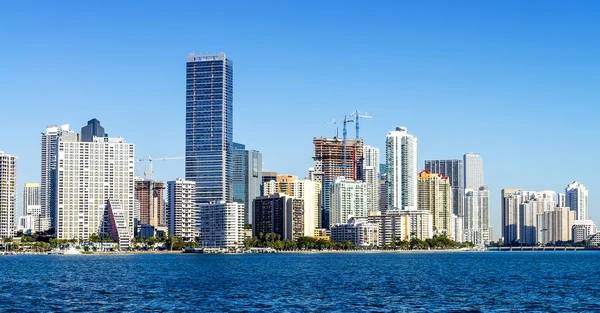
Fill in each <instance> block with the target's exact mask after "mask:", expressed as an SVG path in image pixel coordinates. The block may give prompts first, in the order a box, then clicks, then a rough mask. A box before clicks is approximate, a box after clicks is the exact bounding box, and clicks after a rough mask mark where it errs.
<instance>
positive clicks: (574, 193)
mask: <svg viewBox="0 0 600 313" xmlns="http://www.w3.org/2000/svg"><path fill="white" fill-rule="evenodd" d="M565 192H566V195H567V196H566V205H567V206H568V207H570V208H571V210H573V211H575V219H576V220H587V219H588V191H587V189H586V188H585V186H583V184H581V183H580V182H577V181H575V182H573V183H571V184H569V185H568V186H567V188H566V189H565Z"/></svg>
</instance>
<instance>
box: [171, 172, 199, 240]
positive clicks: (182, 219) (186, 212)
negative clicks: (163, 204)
mask: <svg viewBox="0 0 600 313" xmlns="http://www.w3.org/2000/svg"><path fill="white" fill-rule="evenodd" d="M167 185H168V190H167V200H168V213H167V225H168V227H169V234H171V235H175V236H180V237H181V238H183V241H186V242H189V241H193V240H194V239H195V238H196V199H195V198H196V186H195V185H196V183H195V182H193V181H190V180H183V179H176V180H173V181H169V182H167Z"/></svg>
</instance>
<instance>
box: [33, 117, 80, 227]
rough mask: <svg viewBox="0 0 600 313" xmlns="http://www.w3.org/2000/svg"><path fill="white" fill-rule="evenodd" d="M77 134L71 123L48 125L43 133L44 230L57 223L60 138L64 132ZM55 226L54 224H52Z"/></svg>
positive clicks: (42, 188) (42, 190) (42, 212)
mask: <svg viewBox="0 0 600 313" xmlns="http://www.w3.org/2000/svg"><path fill="white" fill-rule="evenodd" d="M63 133H66V134H70V135H71V136H76V135H77V134H76V133H75V132H74V131H72V130H70V129H69V124H65V125H60V126H57V125H52V126H47V127H46V132H44V133H42V134H41V152H42V153H41V154H42V155H41V180H40V201H41V215H42V217H41V218H40V225H39V228H40V229H41V230H42V231H45V230H48V229H49V228H50V227H51V226H52V225H55V224H56V210H57V207H56V203H57V202H56V195H57V186H56V164H57V162H58V161H57V158H58V151H57V149H58V138H59V137H60V136H61V135H62V134H63ZM52 227H53V226H52Z"/></svg>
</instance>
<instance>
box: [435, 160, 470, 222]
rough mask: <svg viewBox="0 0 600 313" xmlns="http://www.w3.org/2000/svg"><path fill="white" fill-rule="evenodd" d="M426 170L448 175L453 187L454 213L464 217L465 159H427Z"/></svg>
mask: <svg viewBox="0 0 600 313" xmlns="http://www.w3.org/2000/svg"><path fill="white" fill-rule="evenodd" d="M425 170H426V171H429V172H430V173H438V174H441V175H442V176H446V177H448V181H449V182H450V188H451V189H452V214H455V215H457V216H459V217H462V216H463V215H464V212H463V200H464V194H465V193H464V190H463V186H464V184H463V180H464V175H465V171H464V167H463V160H458V159H455V160H425Z"/></svg>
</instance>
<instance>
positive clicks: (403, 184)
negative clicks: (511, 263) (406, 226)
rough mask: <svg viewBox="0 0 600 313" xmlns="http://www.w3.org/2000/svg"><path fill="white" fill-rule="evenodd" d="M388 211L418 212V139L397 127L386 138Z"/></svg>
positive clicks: (403, 128)
mask: <svg viewBox="0 0 600 313" xmlns="http://www.w3.org/2000/svg"><path fill="white" fill-rule="evenodd" d="M385 151H386V153H385V155H386V171H387V185H388V188H387V193H388V194H387V209H388V210H398V209H401V210H416V209H417V202H418V195H417V175H418V165H417V157H418V155H417V138H416V137H414V136H413V135H410V134H409V133H408V130H407V129H406V128H405V127H396V129H395V130H393V131H391V132H389V133H388V135H387V138H386V150H385Z"/></svg>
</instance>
